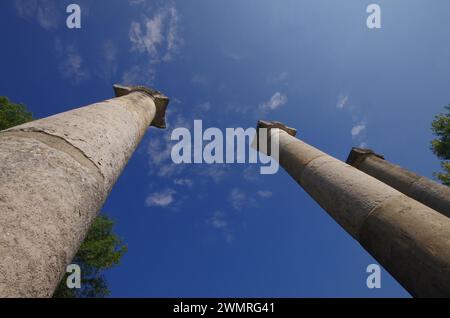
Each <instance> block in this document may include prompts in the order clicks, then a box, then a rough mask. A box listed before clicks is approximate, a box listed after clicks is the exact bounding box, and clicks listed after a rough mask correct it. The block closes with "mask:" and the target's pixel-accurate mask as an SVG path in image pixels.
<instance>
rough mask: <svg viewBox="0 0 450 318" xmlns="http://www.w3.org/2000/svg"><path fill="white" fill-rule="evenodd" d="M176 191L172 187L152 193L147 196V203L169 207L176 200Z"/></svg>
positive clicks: (148, 204)
mask: <svg viewBox="0 0 450 318" xmlns="http://www.w3.org/2000/svg"><path fill="white" fill-rule="evenodd" d="M175 193H176V192H175V191H174V190H171V189H168V190H165V191H163V192H156V193H152V194H150V195H149V196H148V197H147V200H146V201H145V203H146V205H147V206H159V207H168V206H169V205H171V204H172V203H173V202H174V201H175V199H174V194H175Z"/></svg>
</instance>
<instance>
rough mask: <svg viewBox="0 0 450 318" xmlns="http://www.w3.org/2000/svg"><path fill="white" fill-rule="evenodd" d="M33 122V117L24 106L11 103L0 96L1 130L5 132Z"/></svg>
mask: <svg viewBox="0 0 450 318" xmlns="http://www.w3.org/2000/svg"><path fill="white" fill-rule="evenodd" d="M32 120H33V115H32V114H31V113H30V112H29V111H28V110H27V109H26V108H25V106H24V105H22V104H15V103H11V102H10V101H9V99H8V98H7V97H4V96H0V130H5V129H8V128H11V127H14V126H18V125H21V124H24V123H27V122H29V121H32Z"/></svg>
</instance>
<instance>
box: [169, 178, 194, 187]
mask: <svg viewBox="0 0 450 318" xmlns="http://www.w3.org/2000/svg"><path fill="white" fill-rule="evenodd" d="M173 183H174V184H176V185H179V186H187V187H189V188H192V187H193V186H194V181H192V180H191V179H175V180H173Z"/></svg>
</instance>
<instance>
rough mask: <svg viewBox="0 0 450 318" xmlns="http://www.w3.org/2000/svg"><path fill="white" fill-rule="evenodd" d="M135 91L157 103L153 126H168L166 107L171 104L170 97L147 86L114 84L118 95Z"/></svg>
mask: <svg viewBox="0 0 450 318" xmlns="http://www.w3.org/2000/svg"><path fill="white" fill-rule="evenodd" d="M133 92H141V93H144V94H146V95H148V96H150V97H151V98H152V99H153V101H154V102H155V105H156V114H155V118H154V119H153V122H152V126H155V127H157V128H163V129H164V128H166V127H167V125H166V109H167V106H168V105H169V98H168V97H167V96H165V95H164V94H162V93H161V92H158V91H157V90H154V89H152V88H149V87H145V86H126V85H119V84H116V85H114V93H115V94H116V97H121V96H125V95H128V94H131V93H133Z"/></svg>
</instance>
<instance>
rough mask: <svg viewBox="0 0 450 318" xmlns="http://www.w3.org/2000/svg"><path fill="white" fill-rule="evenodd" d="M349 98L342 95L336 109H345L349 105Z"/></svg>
mask: <svg viewBox="0 0 450 318" xmlns="http://www.w3.org/2000/svg"><path fill="white" fill-rule="evenodd" d="M348 102H349V97H348V96H347V95H341V96H339V98H338V102H337V104H336V107H337V108H338V109H344V107H346V106H347V105H348Z"/></svg>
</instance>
